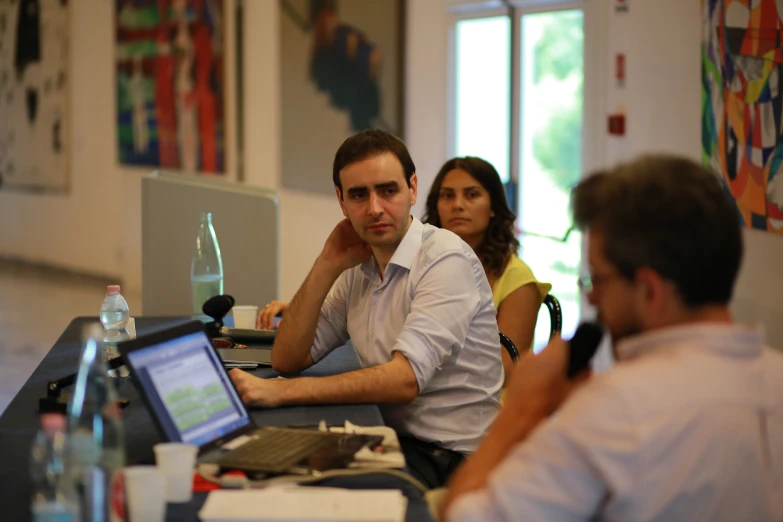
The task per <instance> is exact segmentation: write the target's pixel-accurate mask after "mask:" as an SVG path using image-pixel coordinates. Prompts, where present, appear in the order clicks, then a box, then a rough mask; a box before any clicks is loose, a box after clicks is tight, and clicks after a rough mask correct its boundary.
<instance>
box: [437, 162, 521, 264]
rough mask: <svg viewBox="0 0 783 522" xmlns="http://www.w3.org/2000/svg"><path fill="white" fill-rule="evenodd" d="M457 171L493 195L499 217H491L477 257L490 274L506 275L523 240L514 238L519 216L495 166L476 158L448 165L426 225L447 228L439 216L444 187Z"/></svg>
mask: <svg viewBox="0 0 783 522" xmlns="http://www.w3.org/2000/svg"><path fill="white" fill-rule="evenodd" d="M456 169H459V170H464V171H465V172H467V173H468V174H470V175H471V176H472V177H473V178H474V179H475V180H476V181H478V182H479V184H480V185H481V186H482V187H484V190H486V191H487V192H488V193H489V201H490V206H491V208H492V212H493V213H494V214H495V215H494V216H492V217H491V218H489V225H488V226H487V229H486V230H485V231H484V240H483V241H482V242H481V244H480V245H479V246H478V248H477V249H476V255H477V256H478V258H479V259H480V260H481V264H482V265H484V271H485V272H486V273H487V274H494V275H496V276H499V275H500V274H502V273H503V269H504V268H505V267H506V264H507V263H508V260H509V258H510V257H511V254H515V253H516V252H517V250H518V249H519V241H518V240H517V238H516V237H515V236H514V221H516V219H517V216H516V215H515V214H514V213H513V212H511V209H510V208H508V203H507V202H506V191H505V190H504V188H503V182H501V181H500V176H499V175H498V171H497V170H495V167H493V166H492V164H491V163H489V162H488V161H485V160H483V159H481V158H476V157H474V156H465V157H464V158H453V159H450V160H449V161H447V162H446V163H444V164H443V166H442V167H441V168H440V172H438V175H437V176H435V181H433V182H432V188H430V193H429V194H428V195H427V208H426V212H425V214H424V222H425V223H429V224H430V225H434V226H436V227H442V226H443V225H441V223H440V216H439V215H438V199H439V197H440V187H441V185H442V184H443V178H445V177H446V174H448V173H449V172H451V171H452V170H456Z"/></svg>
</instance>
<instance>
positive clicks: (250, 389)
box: [228, 368, 288, 408]
mask: <svg viewBox="0 0 783 522" xmlns="http://www.w3.org/2000/svg"><path fill="white" fill-rule="evenodd" d="M228 375H229V377H231V380H232V381H233V382H234V386H236V389H237V392H239V398H240V399H242V402H244V403H245V405H246V406H252V407H256V408H276V407H277V406H281V405H282V404H283V388H284V386H286V385H287V384H288V382H287V381H285V380H282V379H262V378H260V377H256V376H255V375H250V374H249V373H247V372H244V371H242V370H239V369H236V368H235V369H233V370H231V371H230V372H228Z"/></svg>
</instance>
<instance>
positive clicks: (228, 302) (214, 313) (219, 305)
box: [201, 294, 234, 338]
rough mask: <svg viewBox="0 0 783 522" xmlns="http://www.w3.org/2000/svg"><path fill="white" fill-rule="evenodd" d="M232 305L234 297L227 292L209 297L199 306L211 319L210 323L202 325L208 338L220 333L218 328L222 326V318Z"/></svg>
mask: <svg viewBox="0 0 783 522" xmlns="http://www.w3.org/2000/svg"><path fill="white" fill-rule="evenodd" d="M233 306H234V298H233V297H232V296H230V295H227V294H224V295H216V296H214V297H210V298H209V299H207V300H206V302H204V304H203V305H202V306H201V311H202V312H204V315H208V316H209V317H211V318H212V319H213V320H212V322H211V323H207V324H205V325H204V327H205V328H206V329H207V335H209V337H210V338H213V337H217V336H218V335H220V329H221V328H222V327H223V318H224V317H225V316H226V314H228V312H229V310H231V308H232V307H233Z"/></svg>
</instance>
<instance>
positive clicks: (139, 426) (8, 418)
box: [0, 317, 432, 522]
mask: <svg viewBox="0 0 783 522" xmlns="http://www.w3.org/2000/svg"><path fill="white" fill-rule="evenodd" d="M97 320H98V319H97V317H77V318H76V319H74V320H73V321H71V324H69V325H68V327H67V328H66V329H65V331H64V332H63V333H62V335H61V336H60V338H59V339H58V340H57V342H56V343H55V345H54V346H53V347H52V349H51V350H50V351H49V353H48V354H47V355H46V357H44V359H43V361H41V364H39V365H38V368H36V370H35V371H34V372H33V374H32V375H31V376H30V378H29V379H28V380H27V382H26V383H25V385H24V386H23V387H22V389H21V390H20V391H19V393H17V394H16V396H15V397H14V399H13V401H11V404H9V405H8V408H7V409H6V410H5V412H4V413H3V415H2V417H0V520H3V521H5V520H9V521H14V522H17V521H27V520H30V499H31V495H32V484H31V478H30V467H29V459H30V445H31V443H32V440H33V437H34V435H35V433H36V432H37V430H38V427H39V421H38V399H39V398H40V397H42V396H44V395H45V393H46V385H47V382H48V381H51V380H54V379H58V378H60V377H63V376H65V375H67V374H68V373H71V372H75V371H76V370H77V367H78V363H79V357H80V356H81V348H82V347H81V341H80V337H81V331H82V327H83V326H84V325H85V324H86V323H90V322H97ZM187 320H189V319H183V318H173V317H168V318H152V317H150V318H147V317H139V318H137V319H136V332H137V335H144V334H145V333H149V332H152V331H155V330H159V329H161V328H165V327H168V326H173V325H175V324H180V323H183V322H185V321H187ZM359 367H360V363H359V358H358V356H357V355H356V352H355V351H354V350H353V348H352V347H351V346H344V347H341V348H338V349H337V350H335V351H334V352H332V353H331V354H329V355H328V356H327V357H326V358H324V359H323V360H321V361H319V362H318V364H316V365H314V366H312V367H311V368H309V369H307V370H306V371H304V372H302V375H309V376H323V375H333V374H336V373H341V372H345V371H350V370H354V369H357V368H359ZM253 373H255V374H256V375H260V376H263V377H272V376H276V375H277V374H276V373H275V372H274V371H273V370H271V369H270V368H266V369H262V370H257V371H255V372H253ZM115 382H116V383H117V391H118V393H119V395H120V397H122V398H126V399H130V405H129V406H128V407H127V408H125V409H124V410H123V420H124V426H125V446H126V460H127V464H128V465H131V464H138V463H153V462H154V456H153V451H152V446H153V445H154V444H156V443H158V442H160V440H161V439H160V436H159V434H158V432H157V430H156V429H155V426H154V424H153V422H152V419H151V418H150V416H149V413H148V412H147V409H146V408H145V407H144V403H143V401H142V400H141V398H140V397H139V396H138V393H137V392H136V389H135V388H134V386H133V383H132V382H130V381H129V379H118V380H117V381H115ZM66 391H68V388H66ZM251 414H252V416H253V419H254V420H255V422H256V424H258V425H259V426H313V425H317V424H318V423H319V422H320V421H321V420H324V421H326V423H327V424H328V425H342V424H344V422H345V421H346V420H349V421H351V422H352V423H354V424H357V425H363V426H377V425H383V418H382V417H381V413H380V410H379V409H378V407H377V406H376V405H373V404H356V405H327V406H321V405H319V406H296V407H286V408H276V409H271V410H251ZM319 485H323V486H331V487H346V488H349V489H400V490H402V492H403V494H404V495H405V496H406V497H407V498H408V511H407V514H406V521H407V522H412V521H419V520H422V521H430V520H432V519H431V517H430V515H429V511H428V510H427V505H426V503H425V501H424V497H423V495H422V494H421V492H420V491H419V490H417V489H416V488H415V487H413V486H412V485H411V484H409V483H408V482H406V481H404V480H402V479H399V478H397V477H393V476H390V475H386V474H382V473H375V474H369V475H362V476H360V477H340V478H331V479H327V480H324V481H323V482H321V483H319ZM206 496H207V494H206V493H194V494H193V499H192V500H191V501H190V502H188V503H184V504H168V507H167V512H166V520H167V521H169V522H174V521H176V522H186V521H187V522H190V521H196V520H198V511H199V509H201V506H202V505H203V503H204V501H205V500H206Z"/></svg>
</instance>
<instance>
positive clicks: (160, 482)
mask: <svg viewBox="0 0 783 522" xmlns="http://www.w3.org/2000/svg"><path fill="white" fill-rule="evenodd" d="M122 475H123V477H122V478H123V480H124V482H125V503H126V505H127V507H128V522H163V519H164V518H165V517H166V498H165V496H164V495H165V493H164V491H165V488H164V485H165V478H164V476H163V473H162V472H161V471H160V470H159V469H158V468H156V467H155V466H130V467H127V468H125V469H123V470H122Z"/></svg>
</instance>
